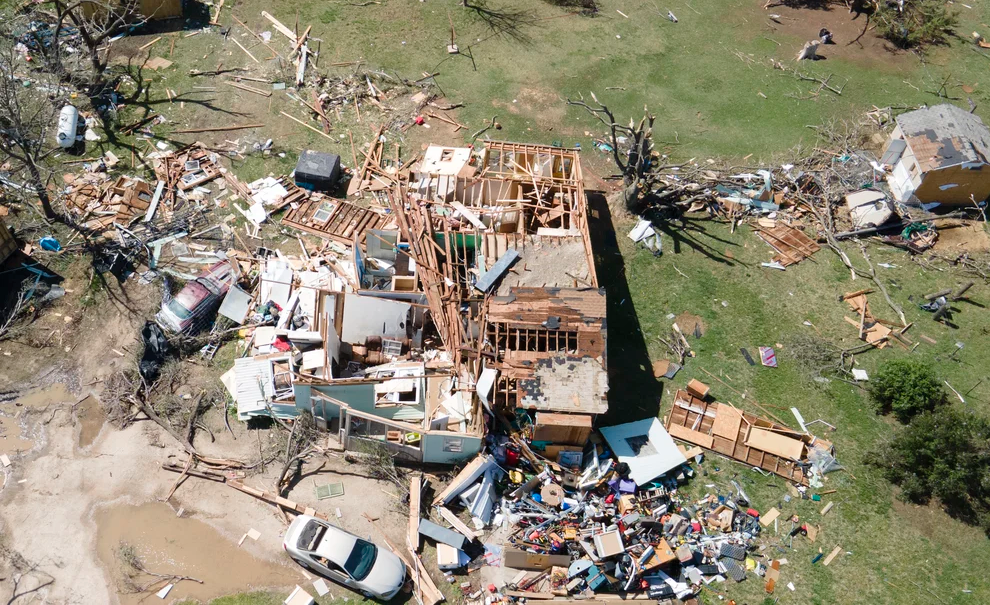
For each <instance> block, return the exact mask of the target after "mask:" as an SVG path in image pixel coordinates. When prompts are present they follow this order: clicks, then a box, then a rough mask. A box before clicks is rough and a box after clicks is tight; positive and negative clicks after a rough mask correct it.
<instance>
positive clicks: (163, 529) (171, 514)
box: [95, 502, 298, 605]
mask: <svg viewBox="0 0 990 605" xmlns="http://www.w3.org/2000/svg"><path fill="white" fill-rule="evenodd" d="M95 521H96V526H97V552H98V554H99V557H100V560H101V561H102V562H103V565H104V566H105V567H106V568H107V569H108V570H110V572H109V573H110V575H111V577H112V578H113V581H114V583H115V585H116V589H117V592H118V594H119V595H120V596H119V599H120V603H121V604H122V605H138V604H139V603H142V602H144V601H146V600H147V598H148V592H142V590H143V589H144V588H145V587H147V586H149V585H152V586H153V588H152V591H157V590H158V589H160V588H161V587H162V586H163V585H164V584H165V582H164V581H158V580H160V579H159V578H156V577H155V576H152V575H150V574H146V573H142V570H139V569H135V568H134V567H133V563H132V562H131V561H130V560H129V557H128V556H126V555H125V553H126V554H129V555H130V556H131V557H135V558H136V559H137V560H138V561H139V563H138V564H139V565H140V566H141V567H142V568H143V569H144V570H147V571H150V572H153V573H158V574H167V575H177V576H188V577H192V578H196V579H199V580H202V581H203V584H198V583H196V582H192V581H182V582H179V583H177V584H176V585H175V587H174V588H173V589H172V591H171V592H170V593H169V595H168V598H169V599H172V600H177V599H183V598H184V599H199V600H203V601H206V600H209V599H212V598H215V597H218V596H222V595H225V594H230V593H233V592H241V591H245V590H248V589H260V588H267V587H273V586H274V587H281V586H286V585H291V584H293V583H295V582H297V581H298V574H297V573H295V572H294V570H292V569H290V568H288V566H287V565H285V564H276V563H273V562H271V561H264V560H262V559H258V558H256V557H254V556H252V555H251V554H249V553H248V552H247V551H246V550H242V549H239V548H238V547H237V544H236V542H231V541H229V540H227V539H225V538H224V536H222V535H221V534H220V533H219V532H218V531H217V530H215V529H213V528H212V527H210V526H209V525H207V524H206V523H203V522H202V521H199V520H196V519H188V518H183V517H177V516H176V511H175V510H173V509H172V508H171V507H169V506H168V505H166V504H162V503H160V502H150V503H147V504H142V505H140V506H130V505H122V506H115V507H112V508H108V509H105V510H101V511H99V512H98V513H96V515H95ZM122 548H124V549H125V550H123V551H122ZM128 550H129V551H130V552H129V553H127V552H126V551H128ZM219 561H222V562H223V564H222V565H218V564H217V563H218V562H219ZM156 581H157V583H155V582H156ZM152 583H154V584H152Z"/></svg>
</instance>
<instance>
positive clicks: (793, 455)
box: [746, 428, 804, 460]
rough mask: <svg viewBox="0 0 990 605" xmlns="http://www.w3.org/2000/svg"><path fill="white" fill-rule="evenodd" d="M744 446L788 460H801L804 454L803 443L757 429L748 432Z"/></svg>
mask: <svg viewBox="0 0 990 605" xmlns="http://www.w3.org/2000/svg"><path fill="white" fill-rule="evenodd" d="M746 445H748V446H749V447H751V448H755V449H758V450H762V451H764V452H768V453H770V454H773V455H775V456H780V457H782V458H786V459H788V460H801V457H802V456H801V455H802V453H803V452H804V442H803V441H801V440H799V439H792V438H790V437H786V436H784V435H780V434H778V433H774V432H773V431H767V430H764V429H758V428H753V429H751V430H750V431H749V437H748V438H747V439H746Z"/></svg>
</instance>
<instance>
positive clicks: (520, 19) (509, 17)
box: [464, 0, 536, 44]
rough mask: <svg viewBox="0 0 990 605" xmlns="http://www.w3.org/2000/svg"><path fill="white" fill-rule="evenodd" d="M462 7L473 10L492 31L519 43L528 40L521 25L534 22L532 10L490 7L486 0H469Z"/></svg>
mask: <svg viewBox="0 0 990 605" xmlns="http://www.w3.org/2000/svg"><path fill="white" fill-rule="evenodd" d="M464 7H465V8H468V9H471V10H473V11H474V12H475V14H476V15H477V16H478V18H479V19H481V21H482V22H484V24H485V25H486V26H488V29H490V30H491V31H492V33H494V34H497V35H505V36H507V37H509V38H511V39H512V40H514V41H515V42H518V43H520V44H528V43H529V42H530V37H529V35H528V34H526V33H525V32H523V27H525V26H527V25H533V24H534V23H535V21H536V15H535V13H533V12H532V11H530V10H527V9H517V8H492V7H491V6H489V4H488V0H469V1H468V2H466V3H465V4H464Z"/></svg>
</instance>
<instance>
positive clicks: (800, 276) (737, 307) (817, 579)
mask: <svg viewBox="0 0 990 605" xmlns="http://www.w3.org/2000/svg"><path fill="white" fill-rule="evenodd" d="M622 225H623V223H621V222H620V226H622ZM621 233H622V232H621V231H620V236H619V238H618V240H619V242H620V243H619V246H618V252H617V253H618V254H619V255H621V258H616V261H617V262H618V263H620V265H621V266H624V267H625V273H624V275H623V274H621V273H620V272H619V271H615V272H613V273H610V274H608V275H611V280H612V281H611V282H610V283H609V284H608V287H610V295H611V291H612V290H611V288H612V287H613V286H614V288H615V289H616V290H618V291H619V292H620V293H621V292H622V291H623V288H624V287H625V284H628V297H627V298H618V297H615V296H610V298H609V366H610V368H611V370H612V372H613V374H614V376H615V378H613V380H612V381H611V383H610V384H611V387H610V392H609V399H610V401H611V402H612V406H613V407H612V410H613V411H615V412H616V414H617V415H621V416H624V417H626V418H628V417H629V416H630V414H632V412H630V408H639V411H638V413H635V415H639V414H648V413H655V412H656V411H657V409H658V407H659V409H660V412H661V413H666V412H667V411H668V410H669V408H670V402H671V401H672V394H673V391H674V390H675V389H676V388H679V387H682V386H683V385H684V384H686V382H687V381H688V380H689V379H690V378H697V379H699V380H702V381H704V382H706V383H708V384H710V385H712V387H713V394H714V395H715V397H716V398H717V399H718V400H721V401H729V402H731V403H733V404H734V405H736V406H739V407H741V408H742V409H744V410H747V411H750V412H752V413H755V414H758V415H765V414H764V413H763V412H762V411H761V410H760V409H759V408H758V407H756V406H754V405H753V404H752V403H750V402H751V401H752V400H754V399H755V400H756V401H758V402H759V403H760V404H762V405H763V407H764V409H768V410H770V411H771V412H772V413H774V414H775V415H777V416H779V417H780V418H781V419H783V420H784V421H785V422H789V424H791V425H792V426H793V425H794V424H795V423H794V421H793V417H792V416H791V414H790V412H789V411H788V409H789V408H790V407H796V408H798V409H799V410H800V411H801V413H802V414H803V416H804V418H805V420H806V421H811V420H814V419H818V418H821V419H823V420H825V421H827V422H829V423H830V424H833V425H835V426H836V427H837V430H836V431H835V432H830V431H828V430H827V429H826V428H825V427H824V426H823V425H820V424H819V425H816V426H815V427H813V428H814V429H815V432H816V433H817V434H819V435H821V436H823V437H826V438H828V439H831V440H833V441H834V443H835V445H836V450H837V454H838V457H839V460H840V462H841V463H842V464H843V465H844V466H845V467H846V468H847V469H848V472H845V471H840V472H836V473H831V474H829V475H828V476H827V477H828V481H827V482H826V485H825V488H824V489H835V490H837V491H836V493H835V494H832V495H827V496H823V499H822V501H821V502H811V501H803V502H798V501H792V502H791V503H790V504H787V503H784V502H783V497H784V495H785V494H786V493H787V491H786V489H785V486H784V484H783V482H782V481H781V480H779V479H777V478H773V477H772V478H766V477H763V476H762V475H759V474H757V473H756V472H754V471H751V470H749V469H747V468H746V467H744V466H743V465H740V464H737V463H732V462H727V461H725V460H724V459H720V458H716V457H711V456H709V457H707V459H706V460H705V462H704V464H703V465H702V469H703V470H704V473H705V475H704V476H699V477H697V478H696V479H695V480H693V481H692V482H691V483H690V485H689V487H688V488H687V489H688V492H689V493H690V494H692V495H694V496H696V497H701V496H703V495H704V494H706V493H712V492H715V491H716V490H719V491H721V493H726V492H728V491H730V490H732V487H731V484H730V483H729V480H730V479H732V478H736V479H737V480H738V481H739V482H740V483H741V484H742V485H743V487H744V489H745V490H746V491H747V493H748V494H749V496H750V497H751V499H752V500H753V505H754V507H755V508H757V509H759V510H761V511H766V510H768V509H769V508H770V507H771V506H780V505H781V504H783V508H781V511H782V513H783V514H782V516H781V523H780V530H781V533H786V531H789V530H790V527H791V525H790V523H789V522H784V521H783V519H786V518H787V517H788V516H789V515H790V514H798V515H799V516H800V517H801V520H802V522H808V523H811V524H813V525H817V524H820V525H821V533H820V534H819V536H818V539H817V542H816V543H814V544H811V543H809V542H808V540H807V539H806V538H796V539H795V541H794V548H793V550H792V549H789V548H787V549H785V552H783V553H776V556H780V557H785V558H787V559H788V561H789V564H788V565H785V566H784V570H785V572H784V573H782V576H781V582H780V583H778V590H777V592H776V594H775V596H777V597H779V598H780V602H781V603H822V604H825V603H933V602H937V601H936V600H934V597H933V596H932V595H931V593H929V592H927V591H928V590H930V591H931V592H932V593H935V594H937V595H938V597H939V598H940V599H941V601H940V602H945V603H984V602H988V601H990V583H988V582H987V580H986V577H985V575H984V574H983V572H982V568H983V565H982V563H980V561H982V560H983V559H985V558H986V557H987V556H990V542H988V541H987V538H986V537H985V536H984V535H983V534H982V533H981V532H980V531H979V530H978V529H975V528H972V527H968V526H966V525H963V524H962V523H959V522H957V521H954V520H952V519H950V518H949V517H948V516H946V515H945V514H943V513H941V512H940V511H938V510H936V509H935V507H915V506H908V505H903V504H901V503H899V502H895V499H894V490H893V489H892V488H891V487H890V486H889V485H888V484H887V483H886V482H885V481H884V480H883V479H882V478H881V477H880V476H879V474H878V473H877V471H876V470H875V469H874V468H872V467H870V466H867V465H866V464H864V458H865V455H866V454H867V452H868V451H870V450H871V449H872V448H874V447H875V445H876V444H877V443H878V442H880V441H881V440H883V439H885V438H888V437H889V436H890V435H891V434H892V432H893V431H894V430H896V427H895V424H896V423H895V422H894V421H893V420H891V419H889V418H884V417H880V416H877V415H876V414H875V413H874V412H873V411H872V409H871V408H870V406H869V404H868V402H867V400H866V398H865V396H864V395H865V394H864V392H863V391H862V389H860V388H859V387H857V386H854V385H851V384H848V383H845V382H839V381H835V380H833V381H832V382H831V383H829V384H827V385H822V384H819V383H816V382H813V381H812V380H811V379H810V377H809V376H808V375H807V374H806V373H804V372H803V371H802V368H801V367H799V364H798V363H796V362H795V361H794V360H793V359H792V358H791V357H790V356H789V352H788V348H787V346H786V344H785V343H787V342H788V341H789V337H790V336H792V335H793V334H796V333H799V332H808V331H814V330H816V329H817V330H820V331H821V334H822V335H823V336H824V337H825V338H826V339H827V340H829V341H831V342H834V343H836V344H837V345H839V346H840V347H843V348H851V347H852V346H854V345H855V343H856V342H858V341H857V340H856V336H857V334H856V332H855V328H853V327H852V326H850V325H849V324H847V323H845V322H844V321H843V319H842V318H843V316H844V315H849V311H848V307H847V306H846V305H845V303H839V302H837V299H836V297H837V295H839V294H841V293H843V292H847V291H852V290H858V289H862V288H865V287H867V286H866V284H864V283H863V280H862V279H859V280H856V281H855V282H853V281H850V279H849V272H848V271H847V270H846V269H845V267H844V266H843V265H842V264H841V263H840V262H839V260H838V259H837V257H835V255H834V254H832V253H831V252H830V251H828V250H823V251H821V252H819V253H818V254H816V255H815V256H814V257H812V260H809V261H804V262H802V263H801V264H800V265H797V266H795V267H791V268H789V269H788V270H787V271H785V272H779V271H774V270H771V269H765V268H762V267H760V266H759V263H760V262H766V261H768V260H769V258H770V256H771V251H770V248H769V247H768V246H766V245H765V244H764V243H763V242H762V241H760V240H759V239H757V238H756V237H755V235H754V234H753V233H752V232H751V231H750V230H749V229H747V228H743V229H737V230H736V232H735V233H734V234H732V233H730V232H729V229H728V225H724V224H716V223H712V222H707V221H706V222H701V223H698V225H697V227H696V228H691V229H689V230H687V231H685V232H682V234H680V235H676V236H675V237H674V238H667V240H666V242H665V253H664V255H663V257H661V258H655V257H654V256H653V254H652V253H651V252H649V251H647V250H645V249H636V248H635V247H634V246H633V245H632V244H631V242H630V241H629V240H628V239H626V238H624V236H623V235H622V234H621ZM671 239H673V240H674V242H676V241H677V240H681V244H680V245H679V246H677V245H676V244H675V243H674V242H672V241H671ZM688 241H690V242H691V243H692V245H688V244H687V242H688ZM846 249H847V253H848V254H849V255H850V257H851V258H852V259H853V262H854V263H856V264H857V266H860V267H863V268H865V267H866V264H865V262H864V261H863V260H862V255H861V253H860V251H859V249H858V248H857V247H856V246H853V245H849V246H846ZM868 253H869V254H870V258H871V260H872V261H873V262H874V263H875V264H876V263H888V264H892V265H897V267H896V268H893V269H882V268H878V271H882V272H883V273H882V278H883V280H884V283H885V284H886V285H887V287H888V289H890V291H891V295H892V297H893V298H894V300H895V302H897V303H898V304H900V305H902V306H903V307H904V311H905V315H906V316H907V319H908V321H909V322H914V326H913V327H912V328H911V329H910V330H909V331H908V333H907V334H908V335H909V336H910V338H911V339H912V340H914V341H915V342H918V341H919V340H920V339H919V335H920V334H925V335H927V336H929V337H931V338H933V339H934V340H935V341H936V342H937V344H936V345H930V344H927V343H925V342H923V341H922V342H921V344H920V345H919V346H918V348H917V349H916V350H915V352H914V353H911V355H914V356H917V357H919V358H921V359H924V360H925V361H927V362H930V363H932V364H934V365H935V367H936V368H937V369H938V371H939V372H940V373H941V375H942V377H943V378H944V379H946V380H948V382H949V383H950V384H952V385H953V386H955V387H956V388H957V389H958V390H960V391H962V392H966V391H969V390H970V389H971V388H973V387H974V386H976V388H975V389H973V390H972V391H971V392H970V393H969V394H968V395H967V397H966V400H967V406H969V407H970V408H971V409H975V410H978V411H980V412H981V413H990V387H987V386H986V383H985V381H984V382H983V384H979V385H978V383H979V382H980V380H981V379H982V378H984V377H985V376H986V371H985V369H984V367H983V364H982V362H981V361H982V359H983V358H984V356H985V355H986V354H987V352H988V341H987V339H986V336H985V335H986V333H987V331H988V330H990V317H987V314H986V313H985V312H984V311H983V310H982V309H980V308H978V307H975V306H967V307H965V308H964V309H963V310H962V312H961V313H960V314H959V315H957V324H958V325H959V329H958V330H952V329H950V328H946V327H944V326H942V325H940V324H936V323H935V322H933V321H932V320H931V317H930V315H929V314H928V313H927V312H924V311H921V310H920V309H918V308H917V306H916V305H915V304H914V303H912V302H911V301H909V300H908V297H909V296H912V295H913V298H914V299H915V300H918V299H919V298H920V297H921V296H922V295H924V294H925V293H927V292H929V291H931V290H935V289H939V288H942V287H952V286H955V285H956V284H957V283H959V282H960V281H961V278H959V277H957V276H953V275H952V274H950V273H947V272H946V273H938V272H936V273H935V275H933V274H932V272H925V271H923V270H921V269H920V268H919V267H918V266H917V265H916V264H914V263H913V262H912V261H911V260H909V259H908V258H907V256H906V255H905V254H904V253H902V252H899V251H897V250H893V249H889V248H882V247H876V246H871V247H870V248H869V249H868ZM678 270H679V271H680V272H683V273H684V274H685V275H687V277H684V276H682V275H681V274H680V273H679V272H678ZM600 274H602V273H601V272H600ZM623 282H625V283H623ZM976 288H978V291H979V294H976V295H974V299H975V300H977V301H980V302H982V301H984V300H986V298H987V296H988V294H990V289H988V288H987V287H986V286H985V285H982V284H981V285H978V286H976ZM723 301H724V302H725V304H724V305H723ZM870 303H871V309H872V310H873V312H874V313H875V314H876V316H878V317H887V318H893V317H896V315H895V314H894V313H893V311H891V310H889V308H888V307H887V306H886V304H885V303H884V302H883V299H882V297H880V295H879V294H873V295H870ZM681 313H691V314H693V315H696V316H698V317H700V318H701V319H702V321H703V322H704V324H705V325H706V329H705V330H704V333H703V335H702V337H701V338H695V337H693V336H688V339H689V341H690V343H691V346H692V348H693V349H694V350H695V351H696V352H697V357H696V358H692V359H689V360H688V361H687V363H686V364H685V368H684V370H682V371H681V372H680V373H679V374H678V375H677V376H676V377H675V379H674V380H672V381H669V382H668V381H663V382H658V381H656V380H653V379H652V377H651V369H650V366H651V363H652V361H654V360H657V359H662V358H664V357H665V355H666V353H667V351H666V348H665V347H664V345H662V344H661V343H660V342H659V341H658V340H657V339H656V337H657V336H658V335H661V334H663V333H664V332H666V331H669V326H670V323H671V320H670V319H667V316H668V315H669V314H675V315H680V314H681ZM805 321H809V322H811V323H812V324H813V325H814V328H813V327H808V326H806V325H804V322H805ZM956 342H963V343H965V347H964V348H963V349H962V351H960V352H959V353H958V354H956V355H954V356H952V353H953V352H954V351H955V350H956V347H955V343H956ZM761 345H762V346H773V347H775V348H776V350H777V353H778V363H779V367H778V368H775V369H771V368H765V367H762V366H759V365H757V366H755V367H753V366H749V365H748V364H747V362H746V361H745V360H744V358H743V356H742V354H741V353H740V351H739V349H740V348H741V347H745V348H747V349H748V350H749V351H751V352H752V354H753V355H754V356H756V357H757V359H758V355H757V352H756V348H757V347H758V346H761ZM781 345H784V346H781ZM907 354H908V353H906V352H905V351H903V350H901V349H899V348H897V347H893V346H890V347H888V348H886V349H884V350H873V351H871V352H868V353H865V354H862V355H860V356H858V357H857V364H858V366H859V367H861V368H863V369H865V370H867V371H868V372H872V371H873V370H874V369H875V368H877V367H878V366H879V365H880V364H882V363H883V362H884V361H886V360H889V359H893V358H896V357H899V356H903V355H907ZM702 368H704V369H706V370H708V371H710V372H712V373H713V374H715V375H717V376H719V377H720V378H721V379H722V380H724V381H725V383H727V384H728V385H729V386H726V385H723V384H721V383H719V382H717V381H716V380H713V379H712V378H711V377H710V376H709V375H708V374H706V373H705V372H703V371H702ZM623 376H633V379H616V378H619V377H623ZM730 387H731V389H730ZM732 389H735V390H732ZM736 391H738V392H742V393H746V397H745V398H743V397H741V396H740V395H739V393H737V392H736ZM658 401H659V406H658ZM953 402H954V403H953V404H954V405H961V404H959V403H957V402H956V400H955V399H953ZM819 491H821V490H819ZM830 500H832V501H834V502H835V505H834V508H833V509H832V510H831V511H830V512H829V513H828V515H827V516H825V517H822V516H821V515H820V510H821V508H822V507H823V505H824V504H825V503H826V502H828V501H830ZM784 540H785V542H784V543H785V544H786V537H785V539H784ZM836 545H841V546H842V548H843V551H844V552H846V551H848V552H850V553H852V554H850V555H843V556H841V557H840V558H838V559H837V560H836V561H834V562H833V563H832V564H831V565H830V566H829V567H827V568H826V567H823V566H822V565H821V563H820V562H819V563H818V564H817V565H814V566H813V565H811V560H812V558H813V557H814V556H815V554H817V553H818V552H819V551H821V552H823V553H824V554H826V555H827V554H828V553H829V552H831V550H832V549H833V548H834V547H835V546H836ZM787 582H793V583H794V584H795V588H796V591H795V592H793V593H792V592H790V591H789V590H787V589H786V588H785V587H784V586H785V585H786V583H787ZM727 584H728V583H727ZM727 584H722V585H720V586H718V588H719V589H720V590H722V589H726V588H727V589H728V592H727V596H728V597H730V598H734V599H736V601H737V602H739V603H745V602H748V603H757V602H761V601H762V600H763V596H764V592H763V586H762V583H758V582H756V581H752V580H747V581H746V582H744V583H742V584H738V585H732V586H728V585H727ZM964 590H969V591H972V592H964ZM706 602H712V603H714V602H717V600H716V599H714V598H712V596H711V594H709V599H708V601H706ZM766 602H767V603H771V602H773V601H772V599H768V600H767V601H766Z"/></svg>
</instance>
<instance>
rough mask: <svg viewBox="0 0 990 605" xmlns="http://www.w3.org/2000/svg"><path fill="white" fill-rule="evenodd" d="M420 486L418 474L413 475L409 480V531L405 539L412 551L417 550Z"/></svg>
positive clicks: (421, 484) (420, 481)
mask: <svg viewBox="0 0 990 605" xmlns="http://www.w3.org/2000/svg"><path fill="white" fill-rule="evenodd" d="M422 486H423V483H422V480H421V479H420V477H419V475H414V476H413V478H412V479H410V480H409V533H408V535H407V536H406V540H407V541H408V542H409V548H410V549H411V550H412V551H413V552H419V519H420V516H419V500H420V490H421V488H422Z"/></svg>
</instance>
